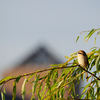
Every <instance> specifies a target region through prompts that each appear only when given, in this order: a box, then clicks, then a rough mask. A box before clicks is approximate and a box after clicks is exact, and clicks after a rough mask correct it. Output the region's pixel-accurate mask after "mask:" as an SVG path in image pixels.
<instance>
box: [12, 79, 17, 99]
mask: <svg viewBox="0 0 100 100" xmlns="http://www.w3.org/2000/svg"><path fill="white" fill-rule="evenodd" d="M15 99H16V81H14V82H13V98H12V100H15Z"/></svg>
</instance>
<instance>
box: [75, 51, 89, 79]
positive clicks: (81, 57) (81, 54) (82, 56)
mask: <svg viewBox="0 0 100 100" xmlns="http://www.w3.org/2000/svg"><path fill="white" fill-rule="evenodd" d="M77 55H78V64H79V65H80V66H81V67H83V68H85V69H86V70H87V68H88V67H89V62H88V57H87V54H86V53H85V51H83V50H79V51H78V53H77ZM85 78H86V79H87V78H88V73H87V72H85Z"/></svg>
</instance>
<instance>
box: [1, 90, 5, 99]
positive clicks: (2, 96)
mask: <svg viewBox="0 0 100 100" xmlns="http://www.w3.org/2000/svg"><path fill="white" fill-rule="evenodd" d="M1 98H2V100H5V95H4V92H3V91H1Z"/></svg>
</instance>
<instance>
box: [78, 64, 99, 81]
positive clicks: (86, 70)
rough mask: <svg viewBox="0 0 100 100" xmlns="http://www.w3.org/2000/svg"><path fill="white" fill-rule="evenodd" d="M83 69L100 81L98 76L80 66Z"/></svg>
mask: <svg viewBox="0 0 100 100" xmlns="http://www.w3.org/2000/svg"><path fill="white" fill-rule="evenodd" d="M78 66H79V67H80V68H81V69H83V70H84V71H85V72H87V73H89V74H91V75H92V76H94V77H95V78H96V79H98V80H100V78H99V77H97V76H96V75H94V74H93V73H91V72H89V71H88V70H86V69H85V68H83V67H81V66H80V65H78Z"/></svg>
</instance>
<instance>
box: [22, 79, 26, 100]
mask: <svg viewBox="0 0 100 100" xmlns="http://www.w3.org/2000/svg"><path fill="white" fill-rule="evenodd" d="M26 81H27V78H25V80H24V82H23V84H22V90H21V93H22V99H23V100H24V99H25V84H26Z"/></svg>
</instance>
